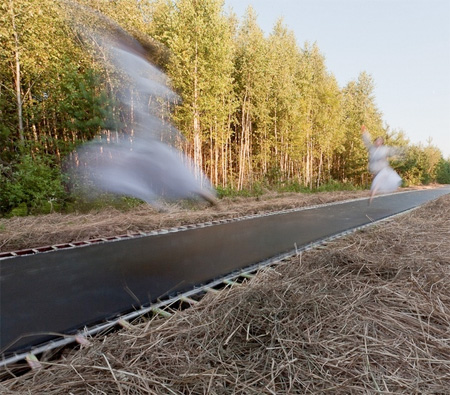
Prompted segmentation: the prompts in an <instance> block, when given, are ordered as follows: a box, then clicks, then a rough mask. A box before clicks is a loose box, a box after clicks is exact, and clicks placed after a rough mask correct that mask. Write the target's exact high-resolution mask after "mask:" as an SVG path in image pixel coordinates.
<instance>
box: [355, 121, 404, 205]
mask: <svg viewBox="0 0 450 395" xmlns="http://www.w3.org/2000/svg"><path fill="white" fill-rule="evenodd" d="M361 134H362V139H363V141H364V145H365V146H366V148H367V151H369V171H370V172H371V173H372V175H373V176H374V178H373V181H372V185H371V187H370V199H369V204H371V203H372V200H373V198H374V196H375V194H377V193H390V192H394V191H395V190H397V188H398V187H399V186H400V185H401V183H402V179H401V178H400V176H399V175H398V174H397V173H396V172H395V170H394V169H393V168H392V167H391V166H389V161H388V158H390V157H392V156H395V155H398V154H400V153H401V150H400V149H398V148H395V147H389V146H386V145H384V139H383V137H377V138H376V139H375V141H374V142H373V143H372V140H371V138H370V134H369V132H368V131H367V128H366V126H365V125H362V127H361Z"/></svg>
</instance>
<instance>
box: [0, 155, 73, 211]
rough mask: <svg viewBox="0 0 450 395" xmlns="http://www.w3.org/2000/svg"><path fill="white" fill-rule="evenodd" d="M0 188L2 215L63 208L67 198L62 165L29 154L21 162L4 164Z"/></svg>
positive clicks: (0, 176) (0, 209)
mask: <svg viewBox="0 0 450 395" xmlns="http://www.w3.org/2000/svg"><path fill="white" fill-rule="evenodd" d="M0 188H1V191H2V194H1V196H0V214H2V215H8V214H9V215H24V214H26V213H30V214H44V213H48V212H52V211H60V210H61V209H62V208H63V206H64V203H65V200H66V198H67V195H66V192H65V190H64V187H63V182H62V177H61V172H60V170H59V168H58V167H57V166H54V165H53V164H52V163H51V162H49V161H46V160H45V159H42V158H39V157H37V158H33V157H31V155H28V154H26V155H23V156H22V157H21V158H20V162H18V163H16V164H14V165H10V166H7V167H5V166H3V167H2V168H1V175H0Z"/></svg>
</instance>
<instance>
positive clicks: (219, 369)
mask: <svg viewBox="0 0 450 395" xmlns="http://www.w3.org/2000/svg"><path fill="white" fill-rule="evenodd" d="M449 214H450V195H446V196H444V197H441V198H440V199H438V200H437V201H434V202H432V203H429V204H427V205H426V206H424V207H422V208H420V209H418V210H415V211H413V212H411V213H409V214H406V215H404V216H401V217H399V218H397V219H395V220H392V221H390V222H388V223H384V224H383V225H379V226H377V227H375V228H371V229H368V230H364V231H360V232H357V233H355V234H353V235H351V236H348V237H346V238H344V239H340V240H337V241H334V242H332V243H330V244H328V246H327V247H326V248H324V249H317V250H314V251H310V252H306V253H303V254H302V255H299V256H297V257H295V258H293V259H291V260H288V261H285V262H283V263H281V264H279V265H276V266H274V267H272V268H268V269H266V270H264V271H262V272H261V273H259V274H258V275H257V276H256V277H254V278H253V279H252V280H251V281H249V282H248V283H247V284H245V285H240V286H234V287H232V288H228V289H225V290H223V291H221V292H220V293H219V294H211V295H207V296H206V297H205V298H203V299H202V300H201V302H200V303H198V304H197V305H195V306H194V307H192V308H190V309H187V310H184V311H180V312H177V313H176V314H174V315H173V316H172V317H171V318H169V319H160V318H154V319H152V320H150V321H146V322H142V321H141V322H139V323H135V324H134V325H133V326H132V327H131V328H129V329H123V330H121V331H119V332H117V333H114V334H110V335H109V336H107V337H105V338H97V339H92V345H91V346H90V347H88V348H85V349H82V350H74V351H73V352H71V353H70V354H69V355H66V356H65V357H63V358H62V359H61V360H59V361H57V362H43V365H44V366H45V367H46V368H44V369H43V370H40V371H34V372H30V373H28V374H26V375H24V376H22V377H18V378H16V379H10V380H8V381H5V382H3V383H0V391H2V393H5V394H12V393H18V394H28V393H30V394H49V395H51V394H62V393H63V394H143V393H150V394H300V393H301V394H308V393H311V394H317V393H331V394H375V393H379V394H444V393H448V390H449V388H450V243H449V239H450V215H449Z"/></svg>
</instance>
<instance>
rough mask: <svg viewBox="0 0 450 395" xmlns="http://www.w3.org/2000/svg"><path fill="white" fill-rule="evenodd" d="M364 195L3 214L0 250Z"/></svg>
mask: <svg viewBox="0 0 450 395" xmlns="http://www.w3.org/2000/svg"><path fill="white" fill-rule="evenodd" d="M409 189H412V188H409ZM368 196H369V194H368V191H342V192H320V193H285V194H276V193H266V194H264V195H263V196H260V197H257V198H256V197H255V198H242V197H238V198H225V199H222V200H220V201H219V204H218V205H217V206H215V207H209V206H208V205H206V204H203V205H202V204H197V205H190V206H187V205H186V204H184V205H183V204H181V203H180V204H172V205H167V206H166V209H167V211H166V212H158V211H156V210H155V209H153V208H152V207H151V206H148V205H142V206H138V207H136V208H134V209H130V210H127V211H126V212H121V211H118V210H115V209H111V208H109V209H104V210H100V211H93V212H90V213H88V214H77V213H75V214H56V213H55V214H49V215H40V216H35V217H32V216H30V217H14V218H10V219H5V218H3V219H0V252H2V251H3V252H5V251H15V250H20V249H26V248H35V247H42V246H48V245H55V244H64V243H69V242H75V241H83V240H89V239H96V238H99V237H109V236H117V235H122V234H129V233H135V232H149V231H152V230H155V229H161V228H170V227H175V226H180V225H186V224H195V223H201V222H207V221H212V220H217V219H223V218H236V217H240V216H244V215H249V214H257V213H263V212H270V211H277V210H283V209H289V208H295V207H306V206H311V205H317V204H324V203H330V202H334V201H339V200H347V199H354V198H361V197H368Z"/></svg>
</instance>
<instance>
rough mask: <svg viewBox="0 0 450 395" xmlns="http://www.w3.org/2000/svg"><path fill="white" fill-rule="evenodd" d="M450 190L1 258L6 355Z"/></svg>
mask: <svg viewBox="0 0 450 395" xmlns="http://www.w3.org/2000/svg"><path fill="white" fill-rule="evenodd" d="M448 193H450V187H442V188H436V189H427V190H420V191H410V192H402V193H397V194H392V195H386V196H379V197H377V198H375V199H374V201H373V203H372V205H370V206H369V205H368V200H367V199H359V200H354V201H347V202H339V203H336V204H329V205H325V206H321V207H316V208H310V209H299V210H295V211H289V212H282V213H275V214H270V215H264V216H259V217H256V216H255V217H251V218H245V219H241V220H237V221H232V222H228V223H223V224H213V225H209V226H204V227H196V228H193V229H183V230H180V231H175V232H169V233H165V234H156V235H146V236H139V237H134V238H130V239H123V240H113V241H105V242H101V243H97V244H93V245H87V246H81V247H76V248H69V249H63V250H56V251H50V252H40V253H36V254H32V255H25V256H17V257H8V258H3V259H1V260H0V313H1V322H0V352H1V354H2V356H3V357H6V356H8V355H11V354H13V353H15V352H23V351H26V350H28V349H30V348H31V347H33V346H36V345H39V344H42V343H43V342H45V341H48V340H51V339H53V338H58V337H60V336H61V335H63V334H71V333H75V332H76V331H77V330H79V329H81V328H83V327H84V326H89V325H94V324H96V323H99V322H102V321H104V320H106V319H110V318H113V317H116V316H118V315H119V314H123V313H125V312H128V311H132V310H133V309H137V308H139V307H141V306H145V305H148V304H150V303H152V302H155V301H156V300H158V299H160V298H162V297H165V296H169V295H173V294H176V293H179V292H184V291H187V290H189V289H192V288H193V287H195V286H197V285H200V284H204V283H207V282H209V281H211V280H213V279H215V278H219V277H221V276H224V275H226V274H228V273H231V272H233V271H235V270H238V269H241V268H244V267H247V266H250V265H252V264H255V263H258V262H261V261H264V260H267V259H270V258H272V257H275V256H277V255H281V254H283V253H286V252H289V251H292V250H295V248H296V247H297V248H298V247H301V246H304V245H307V244H309V243H312V242H315V241H318V240H321V239H324V238H327V237H330V236H333V235H335V234H338V233H341V232H343V231H345V230H349V229H353V228H356V227H359V226H362V225H365V224H368V223H370V222H373V221H377V220H380V219H383V218H386V217H389V216H392V215H395V214H398V213H401V212H403V211H405V210H409V209H411V208H414V207H417V206H419V205H422V204H424V203H426V202H428V201H430V200H434V199H436V198H438V197H439V196H442V195H444V194H448Z"/></svg>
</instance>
